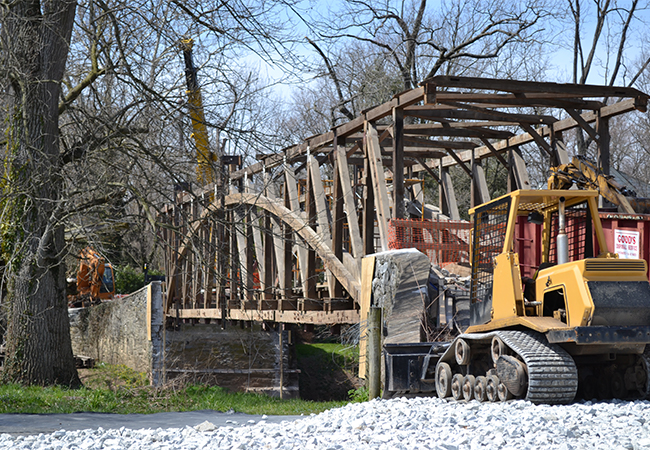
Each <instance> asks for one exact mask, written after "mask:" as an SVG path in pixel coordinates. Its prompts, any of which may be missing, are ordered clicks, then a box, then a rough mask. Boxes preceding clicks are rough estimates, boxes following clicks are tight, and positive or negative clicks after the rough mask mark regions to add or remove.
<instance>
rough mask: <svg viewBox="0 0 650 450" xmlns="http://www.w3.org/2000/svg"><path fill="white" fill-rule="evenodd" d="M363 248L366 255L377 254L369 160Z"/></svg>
mask: <svg viewBox="0 0 650 450" xmlns="http://www.w3.org/2000/svg"><path fill="white" fill-rule="evenodd" d="M363 179H364V188H363V219H362V220H363V226H362V228H361V229H362V232H363V248H364V253H365V254H366V255H370V254H372V253H375V191H374V189H373V188H372V174H371V170H370V163H369V162H368V158H366V159H365V162H364V168H363Z"/></svg>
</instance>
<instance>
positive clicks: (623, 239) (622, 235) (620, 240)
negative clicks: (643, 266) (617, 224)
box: [614, 229, 641, 259]
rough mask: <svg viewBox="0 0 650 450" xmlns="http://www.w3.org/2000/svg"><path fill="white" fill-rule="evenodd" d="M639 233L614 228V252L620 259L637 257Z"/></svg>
mask: <svg viewBox="0 0 650 450" xmlns="http://www.w3.org/2000/svg"><path fill="white" fill-rule="evenodd" d="M640 247H641V233H639V232H638V231H629V230H619V229H615V230H614V253H618V257H619V258H622V259H639V248H640Z"/></svg>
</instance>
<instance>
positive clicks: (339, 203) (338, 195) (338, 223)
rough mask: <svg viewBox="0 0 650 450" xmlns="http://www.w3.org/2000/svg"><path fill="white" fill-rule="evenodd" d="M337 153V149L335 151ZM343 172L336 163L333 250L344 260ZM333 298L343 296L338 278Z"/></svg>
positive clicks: (335, 144)
mask: <svg viewBox="0 0 650 450" xmlns="http://www.w3.org/2000/svg"><path fill="white" fill-rule="evenodd" d="M334 146H335V148H336V147H338V145H337V139H336V137H335V138H334ZM335 153H336V151H335ZM341 184H342V183H341V173H340V171H339V168H338V164H334V198H333V199H332V200H333V203H334V207H333V208H332V209H333V216H334V219H333V220H332V247H331V248H332V250H333V251H334V255H336V257H337V258H338V259H339V261H343V222H344V213H343V211H344V209H345V208H344V203H345V201H344V198H343V188H342V187H341ZM330 297H333V298H337V299H338V298H342V297H343V290H342V286H341V283H339V282H338V281H336V278H334V295H332V296H330Z"/></svg>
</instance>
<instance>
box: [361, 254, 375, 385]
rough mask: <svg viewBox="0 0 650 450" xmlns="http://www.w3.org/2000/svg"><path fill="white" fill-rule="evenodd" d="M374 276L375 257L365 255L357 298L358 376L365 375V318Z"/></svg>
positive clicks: (368, 307) (368, 309)
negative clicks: (358, 328)
mask: <svg viewBox="0 0 650 450" xmlns="http://www.w3.org/2000/svg"><path fill="white" fill-rule="evenodd" d="M374 276H375V257H374V256H366V257H365V258H363V259H362V260H361V295H360V298H359V308H360V309H359V318H360V321H359V324H360V330H359V376H360V377H361V376H363V377H365V376H366V348H367V347H366V344H367V339H366V328H367V323H366V320H367V318H368V311H370V303H371V299H372V280H373V278H374Z"/></svg>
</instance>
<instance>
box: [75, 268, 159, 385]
mask: <svg viewBox="0 0 650 450" xmlns="http://www.w3.org/2000/svg"><path fill="white" fill-rule="evenodd" d="M69 315H70V335H71V337H72V351H73V353H74V354H75V355H83V356H90V357H91V358H94V359H95V360H97V361H102V362H105V363H108V364H124V365H125V366H128V367H130V368H132V369H134V370H137V371H138V372H145V373H147V374H149V376H150V378H151V380H152V382H154V384H157V383H158V382H159V381H160V369H161V361H162V347H163V346H162V335H163V326H162V325H163V319H162V292H161V289H160V282H159V281H154V282H153V283H151V284H150V285H148V286H145V287H144V288H142V289H140V290H139V291H137V292H134V293H133V294H131V295H129V296H127V297H123V298H119V299H115V300H109V301H105V302H103V303H100V304H99V305H95V306H91V307H88V308H74V309H70V310H69Z"/></svg>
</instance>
